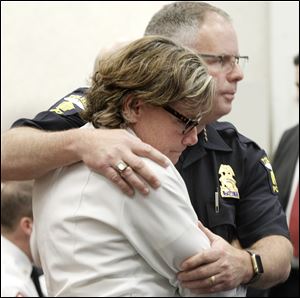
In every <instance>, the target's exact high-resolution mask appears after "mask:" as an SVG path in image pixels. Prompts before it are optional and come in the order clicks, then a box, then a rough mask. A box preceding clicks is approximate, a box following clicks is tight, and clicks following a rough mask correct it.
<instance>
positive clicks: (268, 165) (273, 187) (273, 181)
mask: <svg viewBox="0 0 300 298" xmlns="http://www.w3.org/2000/svg"><path fill="white" fill-rule="evenodd" d="M260 161H261V163H262V164H263V166H264V167H265V168H266V170H267V171H268V173H269V177H270V178H269V183H270V187H271V190H272V192H273V193H274V194H276V193H278V192H279V190H278V185H277V181H276V178H275V175H274V172H273V168H272V165H271V163H270V161H269V159H268V157H267V156H264V157H263V158H261V160H260Z"/></svg>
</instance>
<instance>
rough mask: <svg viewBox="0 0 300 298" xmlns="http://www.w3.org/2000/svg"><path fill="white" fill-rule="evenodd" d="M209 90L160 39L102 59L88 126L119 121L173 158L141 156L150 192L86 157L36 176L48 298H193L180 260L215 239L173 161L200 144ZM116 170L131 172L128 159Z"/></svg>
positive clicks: (193, 59) (195, 62) (182, 54)
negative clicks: (125, 188) (117, 179)
mask: <svg viewBox="0 0 300 298" xmlns="http://www.w3.org/2000/svg"><path fill="white" fill-rule="evenodd" d="M213 96H214V82H213V80H212V78H211V77H210V76H209V75H208V74H207V72H206V69H205V67H204V66H203V64H202V60H201V58H200V56H198V55H197V54H195V53H193V52H191V51H190V50H188V49H186V48H184V47H182V46H179V45H177V44H175V43H174V42H172V41H170V40H168V39H166V38H163V37H158V36H148V37H144V38H141V39H139V40H137V41H134V42H132V43H130V44H129V45H127V46H125V47H123V48H121V49H119V50H117V51H115V52H114V53H113V54H111V55H110V56H109V57H107V56H105V58H104V59H103V60H100V61H99V63H98V66H97V68H96V72H95V74H94V76H93V80H92V86H91V88H90V90H89V92H88V94H87V106H86V109H85V112H84V113H83V118H84V119H85V120H87V121H88V122H89V123H88V124H87V125H86V126H85V127H84V128H82V129H97V128H100V127H101V128H103V127H104V128H105V127H107V128H120V127H122V128H124V129H127V130H128V131H130V132H131V133H132V134H134V135H136V137H137V138H139V139H140V140H142V141H144V142H146V143H148V144H150V145H152V146H153V147H155V148H156V149H158V150H159V151H161V152H162V153H163V154H165V155H166V156H167V157H168V158H169V159H170V161H171V162H170V166H169V167H168V168H167V169H165V168H162V167H160V166H159V165H157V164H156V163H154V162H152V161H150V160H148V159H144V162H145V163H146V164H147V166H149V167H150V168H151V169H152V170H153V172H155V173H156V174H157V176H158V177H159V179H160V181H161V182H162V186H161V187H160V188H159V189H157V190H151V193H150V195H149V198H147V199H145V198H144V197H143V196H142V195H141V194H139V193H136V194H135V196H134V197H133V199H128V198H124V195H123V193H122V192H121V191H120V190H119V189H118V188H117V187H116V186H115V185H114V184H113V183H112V182H111V181H110V180H108V179H106V178H105V177H103V176H101V175H99V174H97V173H96V172H94V171H92V170H90V169H89V168H88V167H87V166H86V165H85V164H84V163H82V162H81V163H77V164H75V165H72V166H68V167H64V168H60V169H58V170H56V171H54V172H53V173H51V174H49V175H47V176H46V177H44V178H42V179H40V180H39V181H38V182H37V185H36V190H35V196H34V216H35V229H36V235H35V236H36V238H35V241H36V242H35V244H36V245H37V249H38V251H39V254H40V258H41V263H42V266H43V269H44V271H45V276H46V280H47V285H48V290H49V295H50V296H105V297H108V296H113V297H117V296H140V297H142V296H152V297H153V296H160V297H162V296H191V295H192V294H191V293H190V292H188V291H187V290H183V289H181V287H180V284H179V282H178V281H177V279H176V274H177V272H179V270H180V268H179V265H180V264H181V262H182V261H183V260H185V259H186V258H188V257H190V256H192V255H194V254H196V253H198V252H199V251H201V250H203V249H206V248H208V247H209V246H210V244H209V240H208V238H207V237H206V236H205V234H204V233H203V232H202V231H201V230H200V229H199V228H198V219H197V216H196V214H195V212H194V210H193V207H192V205H191V203H190V200H189V196H188V193H187V190H186V187H185V184H184V182H183V180H182V178H181V177H180V175H179V173H178V172H177V170H176V169H175V167H174V166H173V164H175V163H176V162H177V161H178V158H179V156H180V155H181V153H182V151H183V150H184V149H185V148H186V147H187V146H192V145H194V144H195V143H196V142H197V132H198V131H199V130H201V129H202V128H203V125H204V124H203V123H202V121H201V119H203V116H205V115H206V114H208V113H209V112H210V110H211V105H212V99H213ZM87 142H88V140H87ZM87 146H88V143H87ZM115 169H116V170H117V171H115V173H117V175H131V173H132V169H131V168H130V167H127V165H126V162H125V161H122V160H120V161H119V162H118V163H117V164H116V165H115ZM212 281H213V280H212ZM208 286H210V285H208ZM239 293H243V294H244V292H243V291H241V292H239V291H237V289H234V290H232V291H227V292H222V293H220V294H219V295H220V296H226V295H227V296H236V295H238V294H239ZM214 295H215V294H214Z"/></svg>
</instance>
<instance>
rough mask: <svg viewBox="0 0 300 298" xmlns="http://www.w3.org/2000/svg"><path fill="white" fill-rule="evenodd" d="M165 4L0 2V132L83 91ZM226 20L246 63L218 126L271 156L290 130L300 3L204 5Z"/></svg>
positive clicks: (294, 101) (295, 104) (294, 116)
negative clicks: (100, 62)
mask: <svg viewBox="0 0 300 298" xmlns="http://www.w3.org/2000/svg"><path fill="white" fill-rule="evenodd" d="M170 2H171V1H155V2H152V1H138V2H132V1H114V2H106V1H101V2H100V1H99V2H92V1H84V2H83V1H77V2H72V1H70V2H67V1H59V2H55V1H43V2H39V1H35V2H33V1H23V2H18V1H1V87H2V88H1V132H4V131H6V130H7V129H8V128H9V127H10V125H11V124H12V122H13V121H14V120H16V119H18V118H20V117H33V116H34V115H35V114H37V113H38V112H40V111H42V110H46V109H48V108H49V107H50V106H51V105H52V104H53V103H55V102H56V101H57V100H59V99H60V98H62V97H63V96H64V95H66V94H68V93H70V92H71V91H73V90H74V89H76V88H78V87H80V86H86V85H88V80H89V76H90V73H91V71H92V69H93V63H94V59H95V57H96V56H97V54H98V52H99V51H100V49H101V48H103V47H106V46H107V45H108V44H112V43H113V42H114V41H116V40H123V39H134V38H139V37H141V36H142V35H143V31H144V29H145V27H146V25H147V23H148V21H149V20H150V18H151V16H152V15H153V14H154V13H155V12H156V11H158V10H159V9H160V8H161V7H162V6H163V5H164V4H166V3H170ZM207 2H209V3H212V4H215V5H217V6H219V7H220V8H223V9H224V10H226V11H227V12H228V13H229V14H230V15H231V16H232V18H233V21H234V25H235V28H236V30H237V33H238V37H239V45H240V53H241V55H249V56H250V63H249V65H248V67H247V69H246V72H245V79H244V81H243V82H241V83H240V85H239V91H238V93H237V95H236V99H235V102H234V106H233V111H232V113H231V114H230V115H229V116H226V117H224V118H223V119H222V120H226V121H230V122H232V123H233V124H235V125H236V126H237V127H238V128H239V130H240V132H241V133H243V134H245V135H247V136H248V137H250V138H252V139H254V140H255V141H256V142H257V143H258V144H259V145H260V146H262V147H263V148H265V149H266V151H267V152H268V153H270V154H271V153H272V152H273V150H274V149H275V147H276V146H277V143H278V141H279V137H280V136H281V134H282V132H283V131H284V130H285V129H286V128H288V127H290V126H291V125H293V124H295V123H297V121H298V114H299V105H298V100H297V99H296V88H295V84H294V68H293V64H292V59H293V57H294V56H295V55H296V54H297V53H298V52H299V1H276V2H275V1H243V2H242V1H207Z"/></svg>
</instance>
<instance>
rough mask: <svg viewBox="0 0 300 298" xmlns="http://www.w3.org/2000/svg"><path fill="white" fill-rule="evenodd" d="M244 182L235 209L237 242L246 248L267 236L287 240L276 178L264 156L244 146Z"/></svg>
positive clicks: (262, 152)
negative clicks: (282, 237) (275, 236)
mask: <svg viewBox="0 0 300 298" xmlns="http://www.w3.org/2000/svg"><path fill="white" fill-rule="evenodd" d="M244 175H245V177H244V179H243V184H244V185H242V193H241V194H240V196H241V198H240V202H239V204H238V209H237V214H236V216H237V217H236V218H237V227H238V236H239V240H240V243H241V244H242V246H243V247H249V246H251V245H252V244H253V243H254V242H256V241H258V240H259V239H261V238H263V237H266V236H269V235H281V236H285V237H287V238H288V237H289V232H288V227H287V221H286V216H285V214H284V212H283V209H282V207H281V204H280V202H279V199H278V186H277V183H276V178H275V175H274V172H273V169H272V166H271V163H270V162H269V159H268V157H267V155H266V153H265V152H264V151H263V150H261V149H259V148H258V147H257V146H256V145H255V144H253V143H250V144H248V148H247V154H246V157H245V165H244Z"/></svg>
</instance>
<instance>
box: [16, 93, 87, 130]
mask: <svg viewBox="0 0 300 298" xmlns="http://www.w3.org/2000/svg"><path fill="white" fill-rule="evenodd" d="M86 90H87V89H86V88H79V89H77V90H75V91H73V92H72V93H70V94H68V95H66V96H65V97H63V98H62V99H61V100H59V101H58V102H57V103H55V104H54V105H53V106H51V107H50V109H49V110H47V111H44V112H41V113H39V114H37V115H36V116H35V117H34V118H33V119H27V118H22V119H18V120H17V121H15V122H14V123H13V125H12V127H19V126H27V127H33V128H37V129H42V130H47V131H60V130H67V129H71V128H78V127H81V126H83V125H84V124H85V121H84V120H82V119H81V117H80V112H81V111H82V110H83V109H84V105H85V96H84V94H85V92H86Z"/></svg>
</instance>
